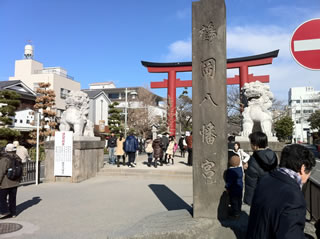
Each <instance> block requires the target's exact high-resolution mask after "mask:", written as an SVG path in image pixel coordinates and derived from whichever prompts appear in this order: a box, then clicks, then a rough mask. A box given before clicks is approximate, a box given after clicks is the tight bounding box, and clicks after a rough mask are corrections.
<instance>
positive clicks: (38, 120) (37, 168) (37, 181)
mask: <svg viewBox="0 0 320 239" xmlns="http://www.w3.org/2000/svg"><path fill="white" fill-rule="evenodd" d="M39 128H40V112H39V111H38V112H37V149H36V185H38V184H39Z"/></svg>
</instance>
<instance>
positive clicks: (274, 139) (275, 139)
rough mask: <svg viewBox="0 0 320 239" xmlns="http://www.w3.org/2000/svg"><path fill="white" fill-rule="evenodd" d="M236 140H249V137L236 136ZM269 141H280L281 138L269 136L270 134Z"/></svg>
mask: <svg viewBox="0 0 320 239" xmlns="http://www.w3.org/2000/svg"><path fill="white" fill-rule="evenodd" d="M235 141H237V142H240V141H241V142H246V141H247V142H249V137H247V136H236V137H235ZM268 142H279V140H278V138H277V137H274V136H273V137H269V136H268Z"/></svg>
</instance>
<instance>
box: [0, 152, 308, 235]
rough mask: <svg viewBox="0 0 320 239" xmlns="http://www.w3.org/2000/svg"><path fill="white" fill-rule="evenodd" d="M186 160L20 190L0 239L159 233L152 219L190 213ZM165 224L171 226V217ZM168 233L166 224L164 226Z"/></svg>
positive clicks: (140, 164)
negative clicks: (12, 226)
mask: <svg viewBox="0 0 320 239" xmlns="http://www.w3.org/2000/svg"><path fill="white" fill-rule="evenodd" d="M186 160H187V158H184V159H183V158H180V157H176V162H175V164H174V165H170V166H163V167H160V166H159V167H158V168H156V169H155V168H149V167H147V165H145V164H144V162H145V161H146V155H139V157H138V158H137V167H136V168H128V167H127V166H121V167H120V168H118V167H117V166H116V165H109V164H107V165H105V167H104V168H103V170H102V172H101V173H99V175H98V176H97V177H95V178H91V179H89V180H86V181H84V182H81V183H77V184H73V183H42V184H39V185H29V186H21V187H19V189H18V194H17V213H18V216H17V217H16V218H9V219H4V220H0V223H1V224H2V223H18V224H21V225H22V226H23V228H22V229H21V230H19V231H17V232H13V233H8V234H0V238H15V239H29V238H30V239H57V238H59V239H73V238H75V239H91V238H92V239H100V238H101V239H102V238H103V239H106V238H119V237H121V236H123V235H126V234H127V235H131V234H130V233H132V232H136V230H139V229H145V228H146V227H147V228H149V227H150V228H151V229H152V227H153V228H155V229H158V230H159V227H160V229H161V228H162V226H163V225H165V224H161V223H153V221H155V222H159V220H160V219H159V218H160V217H161V215H165V216H166V215H169V214H168V213H170V214H174V213H180V212H188V211H190V210H191V209H192V203H193V190H192V168H191V167H189V166H187V165H185V164H184V163H185V162H186ZM180 161H181V162H180ZM106 175H107V176H106ZM137 175H138V176H137ZM242 210H243V217H242V219H243V220H242V219H241V222H242V223H243V224H245V221H246V220H247V215H248V214H249V210H250V209H249V207H248V206H246V205H243V207H242ZM178 218H180V217H178ZM187 218H191V215H189V217H187ZM177 220H178V219H177ZM166 221H167V223H170V218H168V220H167V219H166ZM148 222H149V223H148ZM150 222H151V224H152V225H150ZM184 222H185V221H181V222H180V224H181V223H184ZM187 222H190V219H189V221H188V220H187ZM235 223H239V222H235ZM160 224H161V225H162V226H161V225H160ZM167 229H170V225H169V226H168V227H166V226H163V230H164V231H166V230H167ZM171 229H172V228H171ZM161 230H162V229H161ZM306 231H307V232H308V233H310V234H312V235H314V228H313V225H312V224H310V223H307V225H306Z"/></svg>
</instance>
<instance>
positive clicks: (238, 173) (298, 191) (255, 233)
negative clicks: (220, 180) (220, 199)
mask: <svg viewBox="0 0 320 239" xmlns="http://www.w3.org/2000/svg"><path fill="white" fill-rule="evenodd" d="M249 140H250V145H251V148H252V150H253V154H252V155H251V156H250V155H248V154H247V153H245V152H244V151H243V150H242V149H241V148H240V143H239V142H235V143H234V149H231V150H230V151H231V152H232V154H229V167H228V169H227V171H226V174H225V181H226V190H227V192H228V195H229V199H230V200H229V201H230V203H229V204H230V209H231V210H230V214H229V217H230V218H232V219H237V218H239V217H240V213H241V206H242V201H243V202H244V203H245V204H248V205H250V206H251V207H250V214H249V223H248V229H247V236H246V238H247V239H251V238H252V239H253V238H254V239H256V238H259V239H262V238H306V237H305V234H304V226H305V218H306V202H305V199H304V195H303V192H302V186H303V184H305V183H306V182H307V180H308V178H309V177H310V174H311V170H312V168H313V167H314V166H315V164H316V161H315V157H314V155H313V154H312V152H310V151H309V150H308V149H307V148H306V147H304V146H302V145H299V144H291V145H288V146H286V147H284V149H283V150H282V152H281V157H280V162H279V161H278V158H277V155H276V153H275V152H273V151H272V150H271V149H270V148H268V138H267V136H266V135H265V134H264V133H262V132H254V133H252V134H250V136H249ZM243 189H244V190H243Z"/></svg>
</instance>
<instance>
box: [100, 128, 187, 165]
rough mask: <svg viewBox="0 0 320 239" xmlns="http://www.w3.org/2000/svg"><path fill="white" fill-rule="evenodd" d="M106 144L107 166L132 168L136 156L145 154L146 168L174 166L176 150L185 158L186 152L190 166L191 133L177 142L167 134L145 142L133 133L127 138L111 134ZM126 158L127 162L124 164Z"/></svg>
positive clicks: (149, 138) (147, 139)
mask: <svg viewBox="0 0 320 239" xmlns="http://www.w3.org/2000/svg"><path fill="white" fill-rule="evenodd" d="M106 140H107V142H106V148H107V149H108V152H109V164H112V165H117V166H118V167H120V164H121V163H120V161H121V159H122V165H123V166H126V165H127V166H128V167H129V168H134V167H135V166H136V162H135V160H136V155H137V154H138V153H142V152H145V153H146V154H147V166H148V167H151V166H154V167H155V168H157V167H158V165H160V166H163V165H164V164H165V165H174V158H175V154H176V152H177V150H178V149H179V150H180V153H181V157H183V158H184V157H185V152H186V151H187V152H188V162H187V165H188V166H192V133H189V132H187V134H186V137H185V136H184V135H183V136H182V137H180V139H179V141H178V142H177V141H176V139H175V136H169V134H168V133H164V134H158V135H157V138H156V139H154V140H153V139H152V138H151V137H147V138H146V139H145V140H143V139H139V138H137V137H136V136H135V135H134V133H130V134H129V136H128V137H127V138H124V135H123V134H120V136H119V138H117V137H116V136H115V134H114V133H111V135H110V137H108V138H107V139H106ZM126 158H128V162H127V163H126Z"/></svg>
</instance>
